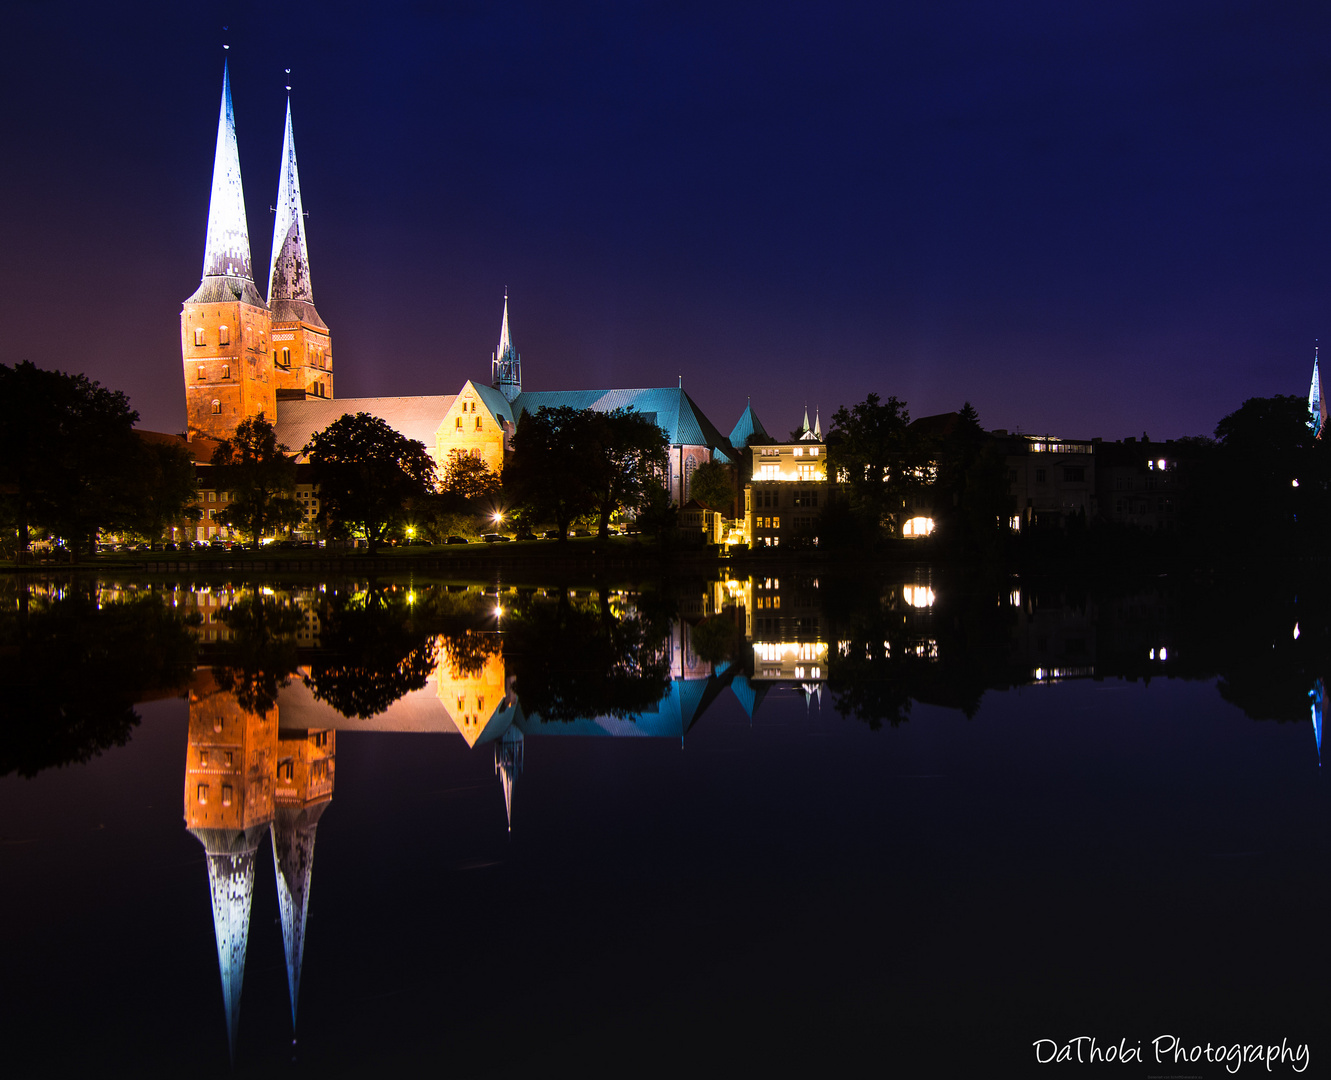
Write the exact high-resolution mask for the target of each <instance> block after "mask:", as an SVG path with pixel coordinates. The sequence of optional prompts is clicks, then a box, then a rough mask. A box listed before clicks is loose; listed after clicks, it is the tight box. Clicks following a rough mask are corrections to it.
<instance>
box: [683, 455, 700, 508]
mask: <svg viewBox="0 0 1331 1080" xmlns="http://www.w3.org/2000/svg"><path fill="white" fill-rule="evenodd" d="M697 467H698V462H697V461H696V460H694V458H693V456H692V455H690V456H689V457H688V458H686V459H685V461H684V499H685V501H686V502H687V501H688V500H689V499H690V498H691V497H692V492H693V470H694V469H696V468H697Z"/></svg>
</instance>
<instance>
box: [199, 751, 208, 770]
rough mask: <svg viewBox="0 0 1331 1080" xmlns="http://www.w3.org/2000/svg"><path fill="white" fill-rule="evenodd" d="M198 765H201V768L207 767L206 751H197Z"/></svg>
mask: <svg viewBox="0 0 1331 1080" xmlns="http://www.w3.org/2000/svg"><path fill="white" fill-rule="evenodd" d="M199 764H200V765H203V766H205V767H206V766H207V764H208V751H207V750H200V751H199Z"/></svg>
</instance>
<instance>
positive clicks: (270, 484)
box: [213, 413, 301, 544]
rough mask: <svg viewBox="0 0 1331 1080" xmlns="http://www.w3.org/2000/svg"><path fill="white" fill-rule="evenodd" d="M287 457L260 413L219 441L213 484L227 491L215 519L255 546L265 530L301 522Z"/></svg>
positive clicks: (291, 465)
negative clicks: (225, 501) (225, 498)
mask: <svg viewBox="0 0 1331 1080" xmlns="http://www.w3.org/2000/svg"><path fill="white" fill-rule="evenodd" d="M286 454H287V448H286V447H285V446H283V445H282V444H280V443H279V442H278V441H277V433H276V432H275V431H274V430H273V425H272V424H270V423H269V422H268V421H267V420H265V419H264V416H263V413H260V414H259V415H258V416H255V417H251V418H249V419H246V420H242V421H241V422H240V423H239V424H238V425H237V426H236V434H235V435H234V436H233V437H232V438H230V439H223V440H222V441H221V442H220V443H219V444H218V446H217V449H216V450H215V451H214V452H213V468H215V469H216V470H217V477H216V480H215V483H216V486H217V487H218V488H220V489H224V490H226V491H229V492H230V493H231V498H230V501H229V503H228V505H227V507H226V509H224V510H219V511H218V512H217V520H218V521H220V522H221V523H222V524H224V525H228V526H231V527H232V528H235V529H238V530H240V531H241V532H242V533H246V534H248V535H249V538H250V540H251V542H252V543H256V544H257V543H258V542H259V537H261V536H263V534H264V533H266V532H267V531H268V530H269V529H274V528H279V527H281V526H284V525H294V524H295V523H296V522H297V521H299V520H300V517H301V509H300V503H298V502H297V501H296V498H295V491H296V464H295V462H294V461H292V460H291V459H290V458H289V457H287V456H286Z"/></svg>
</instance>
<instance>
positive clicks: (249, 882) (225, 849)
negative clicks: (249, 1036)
mask: <svg viewBox="0 0 1331 1080" xmlns="http://www.w3.org/2000/svg"><path fill="white" fill-rule="evenodd" d="M190 832H191V833H193V834H194V836H195V837H197V838H198V840H199V841H200V842H201V843H202V844H203V850H204V852H205V854H206V858H207V862H208V887H209V889H210V890H211V891H212V896H213V936H214V937H215V938H216V939H217V966H218V968H219V970H220V971H221V973H222V1002H223V1004H224V1005H225V1007H226V1038H227V1046H228V1047H229V1048H230V1051H231V1060H232V1061H235V1059H236V1031H237V1029H238V1028H239V1026H240V992H241V989H242V987H243V986H244V983H245V945H246V943H247V942H248V941H249V936H250V904H251V902H252V901H253V899H254V855H255V853H256V852H257V851H258V850H259V844H260V842H261V841H262V839H263V826H255V827H253V828H250V829H246V830H245V831H244V832H232V831H230V830H227V829H190Z"/></svg>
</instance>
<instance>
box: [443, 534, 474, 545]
mask: <svg viewBox="0 0 1331 1080" xmlns="http://www.w3.org/2000/svg"><path fill="white" fill-rule="evenodd" d="M467 542H468V541H467V538H466V537H465V536H450V537H449V538H448V539H447V540H445V541H444V543H445V544H465V543H467Z"/></svg>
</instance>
